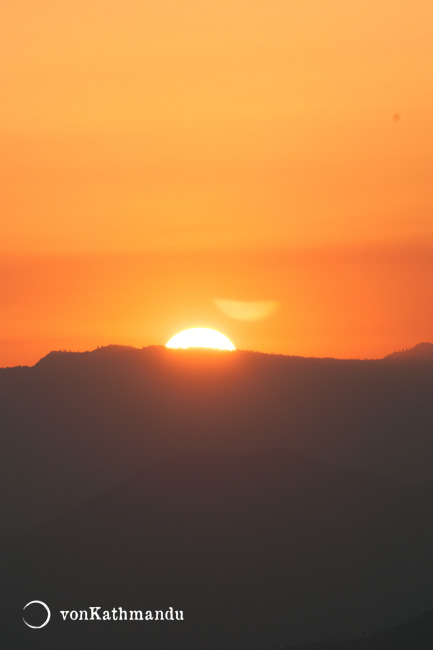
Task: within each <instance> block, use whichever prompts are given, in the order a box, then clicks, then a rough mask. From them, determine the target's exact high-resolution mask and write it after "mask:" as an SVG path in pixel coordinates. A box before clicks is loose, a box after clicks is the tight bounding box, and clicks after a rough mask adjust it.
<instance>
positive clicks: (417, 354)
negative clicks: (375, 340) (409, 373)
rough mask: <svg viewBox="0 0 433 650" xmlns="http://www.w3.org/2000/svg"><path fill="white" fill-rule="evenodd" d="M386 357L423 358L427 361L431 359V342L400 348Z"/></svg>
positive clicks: (432, 355)
mask: <svg viewBox="0 0 433 650" xmlns="http://www.w3.org/2000/svg"><path fill="white" fill-rule="evenodd" d="M385 358H386V359H417V360H420V359H425V360H427V361H432V360H433V343H418V345H415V347H413V348H409V349H408V350H400V351H399V352H393V353H392V354H389V355H388V356H387V357H385Z"/></svg>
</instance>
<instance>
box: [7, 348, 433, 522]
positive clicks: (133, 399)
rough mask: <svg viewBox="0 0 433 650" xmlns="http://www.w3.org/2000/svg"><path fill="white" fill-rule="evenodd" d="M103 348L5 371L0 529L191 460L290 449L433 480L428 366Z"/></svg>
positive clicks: (432, 379)
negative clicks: (176, 459) (141, 473)
mask: <svg viewBox="0 0 433 650" xmlns="http://www.w3.org/2000/svg"><path fill="white" fill-rule="evenodd" d="M419 356H420V355H419V354H416V355H415V357H411V356H410V355H409V357H408V356H407V355H405V356H404V357H403V358H398V357H397V358H391V359H383V360H378V361H341V360H340V361H339V360H335V359H303V358H296V357H284V356H273V355H264V354H258V353H248V352H233V353H217V352H210V351H207V352H206V351H202V352H198V351H192V350H187V351H176V350H166V349H165V348H160V347H151V348H145V349H143V350H137V349H133V348H123V347H109V348H102V349H98V350H95V351H93V352H88V353H66V352H65V353H61V352H59V353H51V354H50V355H48V356H47V357H45V358H44V359H42V360H41V361H40V362H39V363H38V364H36V366H35V367H32V368H26V367H24V368H12V369H3V370H0V431H1V436H0V499H1V504H0V505H1V512H2V517H1V521H0V532H1V531H3V532H10V531H12V532H13V531H15V532H19V531H23V530H26V529H29V527H30V526H31V525H33V524H35V523H37V522H40V521H43V520H46V519H47V518H49V517H52V516H54V515H56V514H59V513H61V512H64V511H65V509H66V508H67V507H70V506H72V505H74V504H77V503H79V502H80V501H81V500H83V499H85V498H88V497H89V496H91V495H93V494H96V493H97V492H99V491H101V490H103V489H106V488H108V487H109V486H110V485H114V484H115V483H116V482H118V481H120V480H124V479H125V478H127V477H128V476H130V475H131V474H132V473H133V472H134V471H137V470H138V469H139V468H140V467H142V466H143V465H144V464H146V463H147V462H152V461H154V460H156V459H158V458H163V457H166V456H169V455H172V454H175V453H182V452H188V451H235V452H239V451H241V452H246V451H254V450H261V449H272V448H284V449H290V450H294V451H298V452H301V453H305V454H307V455H309V456H313V457H316V458H318V459H322V460H326V461H330V462H336V463H338V464H341V465H345V466H348V467H355V468H363V469H367V470H373V471H376V472H379V473H382V474H385V475H388V476H394V477H398V478H402V479H404V480H410V481H414V482H419V483H422V482H425V481H429V480H431V475H432V466H433V435H432V431H433V363H432V362H431V361H429V360H428V355H427V356H425V355H424V356H422V355H421V358H419Z"/></svg>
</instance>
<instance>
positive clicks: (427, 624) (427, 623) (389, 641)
mask: <svg viewBox="0 0 433 650" xmlns="http://www.w3.org/2000/svg"><path fill="white" fill-rule="evenodd" d="M431 648H433V612H423V614H421V616H419V617H417V618H416V619H414V620H412V621H409V622H408V623H404V624H403V625H398V626H396V627H393V628H391V629H389V630H379V631H378V632H376V633H375V634H373V635H372V636H369V637H363V638H361V639H356V640H353V641H328V642H325V643H311V644H310V643H307V644H302V645H300V646H296V647H294V646H291V647H290V648H287V649H286V650H431Z"/></svg>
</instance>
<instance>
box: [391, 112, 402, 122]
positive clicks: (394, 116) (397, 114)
mask: <svg viewBox="0 0 433 650" xmlns="http://www.w3.org/2000/svg"><path fill="white" fill-rule="evenodd" d="M400 117H401V115H400V113H394V115H393V116H392V119H393V121H394V122H398V121H399V119H400Z"/></svg>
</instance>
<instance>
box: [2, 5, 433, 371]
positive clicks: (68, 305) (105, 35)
mask: <svg viewBox="0 0 433 650" xmlns="http://www.w3.org/2000/svg"><path fill="white" fill-rule="evenodd" d="M432 24H433V5H432V3H431V2H428V1H427V0H420V2H418V3H416V5H413V3H409V2H408V1H393V2H390V1H384V0H377V2H375V3H373V2H371V3H365V1H363V2H360V1H358V0H354V1H353V2H347V0H344V1H343V0H339V1H332V0H314V1H312V0H305V1H304V2H302V3H293V2H287V0H267V1H266V2H264V0H263V1H262V0H260V1H254V0H253V1H251V0H250V1H249V2H246V1H245V0H242V1H241V0H230V1H229V0H220V2H218V3H211V2H209V1H208V0H200V2H199V1H193V0H191V1H189V2H183V3H182V2H178V1H176V2H175V1H174V0H162V1H161V2H158V3H154V4H153V5H152V6H151V5H150V4H149V3H145V2H142V1H141V0H123V1H122V2H121V3H120V2H114V1H113V0H104V2H102V0H86V1H84V0H75V1H74V2H70V1H69V0H66V1H65V2H61V3H60V2H57V0H56V1H54V0H38V1H36V0H32V1H31V0H21V2H12V0H4V1H3V2H2V3H1V4H0V61H1V65H0V83H1V89H2V93H1V96H2V99H1V102H0V215H1V232H0V234H1V237H0V365H10V364H19V363H33V362H35V361H36V360H37V359H38V358H39V357H40V356H41V355H43V354H45V353H46V352H48V351H49V350H50V349H53V348H61V349H69V348H71V349H86V348H88V347H95V346H97V345H102V344H107V343H127V344H133V345H138V346H141V345H148V344H151V343H165V342H166V340H167V339H168V338H169V337H170V336H171V335H172V334H174V333H175V332H176V331H178V330H179V329H182V328H184V327H188V326H191V327H192V326H202V325H204V326H209V327H215V328H217V329H221V330H222V331H223V332H224V333H226V334H227V335H228V336H229V337H230V338H232V340H233V342H234V343H235V345H236V346H237V347H239V348H244V349H257V350H263V351H267V352H283V353H287V354H306V355H307V354H308V355H317V356H340V357H341V356H355V357H358V356H362V357H365V356H367V357H368V356H380V355H383V354H386V353H387V352H389V351H392V350H393V349H395V348H402V347H408V346H410V345H413V344H415V343H417V342H419V341H420V340H433V307H432V302H433V301H432V300H431V287H432V286H433V191H432V187H433V128H432V115H433V72H432V70H433V66H432V65H431V63H432V61H433V39H432V38H431V25H432ZM215 299H228V300H237V301H256V300H260V301H263V300H273V301H277V302H278V305H279V306H278V308H277V309H275V310H274V311H273V312H272V313H271V314H270V315H269V317H268V318H266V319H264V320H260V321H239V320H236V319H232V318H230V317H228V316H227V315H225V314H223V313H222V312H221V311H219V309H218V308H217V306H216V305H215V302H214V300H215Z"/></svg>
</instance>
